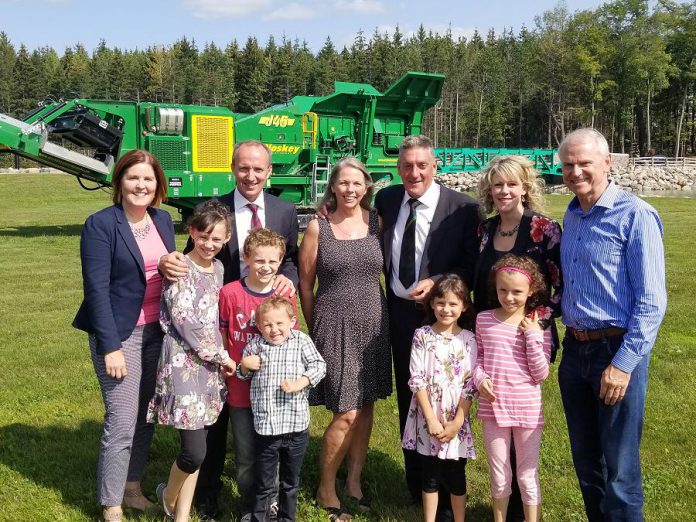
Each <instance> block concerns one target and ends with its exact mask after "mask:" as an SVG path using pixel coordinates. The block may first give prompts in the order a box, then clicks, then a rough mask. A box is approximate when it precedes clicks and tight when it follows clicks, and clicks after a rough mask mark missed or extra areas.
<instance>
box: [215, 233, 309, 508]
mask: <svg viewBox="0 0 696 522" xmlns="http://www.w3.org/2000/svg"><path fill="white" fill-rule="evenodd" d="M242 250H243V252H242V256H243V259H244V263H245V264H246V265H247V267H248V268H249V275H248V276H246V277H245V278H242V279H240V280H239V281H234V282H232V283H228V284H226V285H225V286H223V287H222V290H221V291H220V305H219V307H220V332H221V333H222V340H223V344H224V345H225V348H226V349H227V352H228V353H229V355H230V357H231V358H232V359H233V360H234V361H235V362H236V363H239V361H241V359H242V352H243V351H244V347H245V346H246V344H247V343H248V342H249V341H250V340H251V339H252V338H253V337H254V335H256V334H258V333H259V331H258V329H257V328H256V320H255V317H254V316H255V313H256V308H257V307H258V305H259V304H261V302H262V301H264V300H265V299H267V298H269V297H271V296H272V295H273V280H274V278H275V275H276V273H277V272H278V269H279V268H280V265H281V264H282V262H283V256H284V255H285V239H284V238H283V237H282V236H281V235H279V234H277V233H276V232H273V231H272V230H269V229H267V228H258V229H256V230H252V231H251V232H249V236H248V237H247V238H246V241H244V247H243V249H242ZM288 298H289V299H290V301H291V302H292V306H293V308H294V310H295V315H297V300H296V298H295V296H294V295H293V296H292V297H288ZM295 329H299V325H298V324H295ZM249 395H250V381H243V380H241V379H239V378H238V377H237V376H236V375H234V376H232V377H229V378H227V404H228V406H229V412H230V424H231V426H232V448H233V450H234V458H235V464H236V466H235V467H236V481H237V488H238V489H239V494H240V497H241V498H240V506H241V512H242V519H243V520H245V519H244V515H247V514H248V513H251V512H252V510H253V509H254V500H255V491H254V470H253V467H254V457H255V452H254V437H255V436H256V435H255V431H254V417H253V415H252V413H251V402H250V397H249Z"/></svg>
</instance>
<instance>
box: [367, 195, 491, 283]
mask: <svg viewBox="0 0 696 522" xmlns="http://www.w3.org/2000/svg"><path fill="white" fill-rule="evenodd" d="M404 192H405V189H404V186H403V185H394V186H391V187H386V188H383V189H382V190H380V191H379V192H378V193H377V196H376V198H375V206H376V207H377V212H379V215H380V216H381V217H382V247H383V248H384V263H385V274H386V278H387V280H386V283H387V289H388V292H391V289H390V288H389V282H390V279H391V269H392V267H391V253H392V241H393V238H394V225H395V224H396V219H397V217H398V215H399V209H400V208H401V202H402V200H403V197H404ZM481 218H482V216H481V211H480V209H479V204H478V202H477V201H476V200H475V199H473V198H471V197H469V196H467V195H466V194H462V193H461V192H457V191H455V190H452V189H449V188H447V187H445V186H441V187H440V199H439V201H438V203H437V207H436V208H435V214H434V216H433V220H432V222H431V224H430V232H429V234H428V237H427V238H426V241H425V247H424V249H423V258H422V260H421V265H420V272H419V275H418V278H419V280H422V279H426V278H428V277H430V276H433V275H440V274H445V273H455V274H458V275H459V276H461V277H462V278H463V279H464V281H465V282H466V284H467V285H468V286H469V288H471V282H472V281H473V275H474V267H475V266H476V258H477V256H478V244H479V243H478V236H477V234H476V231H477V229H478V225H479V223H480V222H481Z"/></svg>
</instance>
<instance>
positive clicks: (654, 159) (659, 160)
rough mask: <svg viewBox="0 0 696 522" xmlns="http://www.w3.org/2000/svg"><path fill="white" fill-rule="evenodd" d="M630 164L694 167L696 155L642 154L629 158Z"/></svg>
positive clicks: (695, 166) (695, 165)
mask: <svg viewBox="0 0 696 522" xmlns="http://www.w3.org/2000/svg"><path fill="white" fill-rule="evenodd" d="M628 164H629V165H630V166H632V167H636V166H641V167H642V166H650V167H694V168H696V157H686V156H683V157H681V158H668V157H667V156H640V157H636V158H629V159H628Z"/></svg>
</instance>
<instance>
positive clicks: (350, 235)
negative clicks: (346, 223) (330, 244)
mask: <svg viewBox="0 0 696 522" xmlns="http://www.w3.org/2000/svg"><path fill="white" fill-rule="evenodd" d="M334 225H336V228H338V230H340V231H341V234H343V235H344V236H347V237H348V239H353V238H354V237H355V236H356V235H357V234H358V231H357V230H353V231H351V232H346V231H345V229H344V228H343V227H342V226H341V225H339V224H338V223H334Z"/></svg>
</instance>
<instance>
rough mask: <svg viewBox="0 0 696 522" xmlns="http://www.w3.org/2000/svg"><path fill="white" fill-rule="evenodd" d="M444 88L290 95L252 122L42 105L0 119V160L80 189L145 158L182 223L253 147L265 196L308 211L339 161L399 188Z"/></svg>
mask: <svg viewBox="0 0 696 522" xmlns="http://www.w3.org/2000/svg"><path fill="white" fill-rule="evenodd" d="M443 83H444V76H443V75H440V74H430V73H421V72H408V73H406V74H405V75H404V76H403V77H401V78H400V79H399V80H398V81H396V82H395V83H394V84H393V85H392V86H391V87H389V88H388V89H387V90H386V91H385V92H383V93H381V92H379V91H378V90H376V89H375V88H374V87H372V86H371V85H367V84H359V83H345V82H336V83H335V90H334V92H333V93H332V94H329V95H326V96H296V97H294V98H292V99H291V100H290V101H289V102H288V103H285V104H281V105H276V106H273V107H270V108H268V109H265V110H263V111H261V112H259V113H257V114H240V113H234V112H231V111H230V110H228V109H226V108H223V107H207V106H199V105H180V104H171V103H150V102H132V101H106V100H92V99H72V100H67V101H64V100H60V101H49V102H47V103H44V104H42V105H41V106H40V107H39V108H37V109H36V110H35V111H34V112H32V113H31V114H29V115H28V116H27V117H25V118H24V119H23V120H18V119H14V118H11V117H9V116H5V115H0V151H2V152H10V153H14V154H18V155H20V156H23V157H26V158H29V159H31V160H35V161H37V162H39V163H41V164H44V165H47V166H50V167H55V168H57V169H60V170H62V171H64V172H67V173H69V174H72V175H74V176H77V177H78V179H79V180H80V183H81V184H82V185H83V186H84V187H85V188H87V185H93V184H94V183H96V185H97V186H108V185H110V181H111V172H112V170H113V167H114V164H115V162H116V161H117V160H118V158H119V157H120V156H121V155H123V154H125V153H126V152H128V151H129V150H133V149H145V150H148V151H150V152H152V153H153V154H154V155H155V156H156V157H157V158H158V159H159V161H160V163H161V164H162V167H163V168H164V171H165V173H166V176H167V184H168V200H167V203H168V204H169V205H172V206H174V207H176V208H178V209H179V210H180V212H181V213H182V214H183V215H184V216H186V215H187V214H188V213H189V212H191V210H192V209H193V207H194V206H195V205H196V204H197V203H199V202H201V201H203V200H205V199H208V198H210V197H214V196H217V195H222V194H225V193H227V192H229V191H230V190H231V189H232V188H233V187H234V184H235V179H234V176H233V175H232V171H231V160H232V151H233V146H234V144H235V143H237V142H240V141H243V140H250V139H253V140H259V141H261V142H263V143H265V144H266V145H267V146H268V147H269V148H270V150H271V151H272V152H273V160H272V161H273V174H272V176H271V178H270V179H269V182H268V190H269V191H270V192H272V193H274V194H276V195H278V196H279V197H281V198H283V199H285V200H287V201H289V202H291V203H294V204H295V205H297V206H298V207H299V208H300V210H302V209H305V210H307V211H309V209H312V208H313V207H314V205H315V204H316V202H317V200H318V199H321V196H322V195H323V193H324V190H325V188H326V184H327V179H328V176H329V173H330V170H331V167H332V165H334V164H335V163H336V162H337V161H339V160H340V159H341V158H343V157H346V156H355V157H357V158H358V159H360V160H361V161H362V162H363V163H365V165H367V168H368V170H369V172H370V174H371V175H372V178H373V180H374V182H375V183H376V184H377V186H378V187H380V188H381V187H384V186H387V185H389V184H391V183H395V182H399V178H398V176H397V172H396V161H397V157H398V149H399V145H400V144H401V142H402V140H403V139H404V137H405V136H408V135H412V134H419V133H420V132H421V125H422V122H423V115H424V113H425V111H426V110H427V109H429V108H431V107H433V106H434V105H435V104H436V103H437V102H438V100H439V99H440V94H441V92H442V86H443ZM85 181H87V182H88V183H87V185H85V183H84V182H85Z"/></svg>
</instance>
